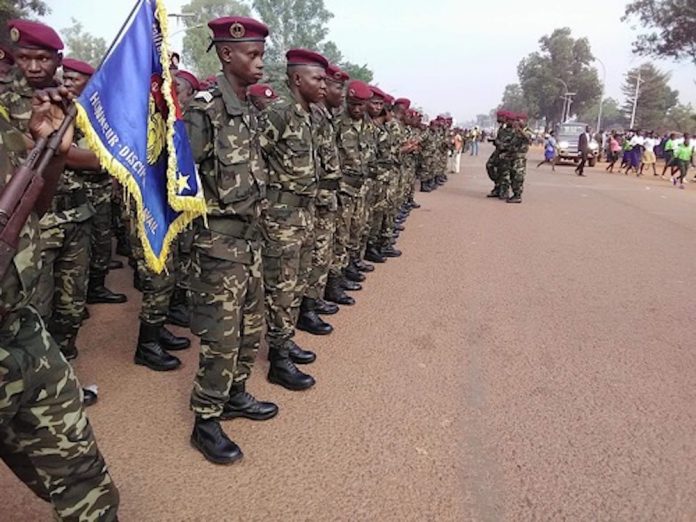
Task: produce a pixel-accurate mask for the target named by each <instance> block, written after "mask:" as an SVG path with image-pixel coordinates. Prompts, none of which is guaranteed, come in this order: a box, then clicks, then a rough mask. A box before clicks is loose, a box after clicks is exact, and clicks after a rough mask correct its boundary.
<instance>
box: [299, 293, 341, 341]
mask: <svg viewBox="0 0 696 522" xmlns="http://www.w3.org/2000/svg"><path fill="white" fill-rule="evenodd" d="M297 329H298V330H302V331H303V332H307V333H311V334H312V335H329V334H330V333H331V332H333V326H331V325H330V324H329V323H327V322H326V321H324V320H323V319H322V318H321V317H319V314H317V311H316V301H315V300H314V299H308V298H307V297H304V298H302V303H301V304H300V315H299V317H298V319H297Z"/></svg>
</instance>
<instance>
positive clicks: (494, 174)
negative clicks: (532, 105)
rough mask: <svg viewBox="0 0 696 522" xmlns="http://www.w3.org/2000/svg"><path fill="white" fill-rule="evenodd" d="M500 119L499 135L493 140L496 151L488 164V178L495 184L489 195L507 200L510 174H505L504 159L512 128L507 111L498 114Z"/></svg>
mask: <svg viewBox="0 0 696 522" xmlns="http://www.w3.org/2000/svg"><path fill="white" fill-rule="evenodd" d="M497 118H498V125H499V127H498V133H497V136H496V138H495V140H493V144H494V146H495V150H494V151H493V153H492V154H491V156H490V157H489V158H488V161H487V162H486V171H487V172H488V177H489V178H490V180H491V181H492V182H493V190H492V191H491V192H490V193H489V194H488V196H487V197H489V198H500V199H506V198H507V193H508V183H509V182H508V181H507V176H508V175H509V174H508V173H506V172H505V168H504V162H503V157H504V155H505V149H506V148H507V146H508V142H509V140H510V137H511V134H510V128H509V125H508V113H507V112H505V111H498V112H497Z"/></svg>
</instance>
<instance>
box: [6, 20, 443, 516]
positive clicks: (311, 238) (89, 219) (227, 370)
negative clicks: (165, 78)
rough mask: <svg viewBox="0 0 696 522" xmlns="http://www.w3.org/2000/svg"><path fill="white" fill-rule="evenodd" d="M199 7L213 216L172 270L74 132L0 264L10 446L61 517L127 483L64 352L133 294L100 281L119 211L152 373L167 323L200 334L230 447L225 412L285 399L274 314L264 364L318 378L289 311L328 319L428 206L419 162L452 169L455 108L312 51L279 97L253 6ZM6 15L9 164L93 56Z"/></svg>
mask: <svg viewBox="0 0 696 522" xmlns="http://www.w3.org/2000/svg"><path fill="white" fill-rule="evenodd" d="M208 25H209V27H210V29H211V31H212V47H213V48H214V49H215V52H216V54H217V56H218V58H219V60H220V64H221V73H220V74H219V75H218V76H217V79H216V85H213V86H211V87H210V88H209V89H207V90H199V89H200V88H201V85H200V84H199V83H198V81H197V80H196V78H195V77H194V76H193V75H191V74H190V73H187V72H185V71H176V72H175V77H176V91H177V97H178V103H179V104H180V105H181V107H182V110H184V112H185V119H186V123H187V130H188V134H189V139H190V142H191V149H192V152H193V154H194V158H195V161H196V163H197V166H198V171H199V175H200V179H201V183H202V186H203V193H204V197H205V199H206V205H207V215H206V218H205V219H200V220H198V221H196V222H195V223H194V224H193V226H192V228H191V230H190V231H188V232H185V233H183V234H181V235H180V237H179V238H178V244H177V248H176V249H174V250H175V252H174V254H173V255H172V256H171V259H168V261H167V269H166V270H165V271H164V272H163V273H162V274H154V273H152V272H151V271H149V270H148V269H147V266H146V265H145V262H144V255H143V252H142V245H141V244H140V242H139V238H138V237H137V234H135V233H134V229H135V226H134V222H135V217H134V216H133V215H131V214H129V212H128V211H126V210H124V209H126V208H128V205H125V204H124V202H123V199H122V195H121V194H120V193H119V191H118V190H117V191H116V192H115V193H114V192H113V191H112V184H111V180H110V178H109V177H108V174H107V173H106V172H105V171H104V170H103V168H102V166H101V165H100V164H99V161H98V159H97V157H96V156H95V155H94V154H93V153H92V152H91V151H90V150H89V149H88V148H87V146H86V144H85V140H84V136H81V135H80V134H79V133H78V131H75V133H74V137H72V136H71V140H72V144H69V146H63V147H61V149H60V151H59V154H58V156H57V157H56V158H55V159H54V160H53V163H52V168H53V170H54V171H56V172H57V174H52V176H53V177H52V178H50V179H51V180H52V182H50V183H46V188H45V189H44V192H45V194H47V195H48V196H50V197H49V199H48V202H47V204H46V205H44V206H42V207H39V206H38V205H37V206H36V207H35V208H36V214H37V216H36V218H34V217H32V219H30V220H29V221H28V222H27V224H26V225H25V227H24V229H23V231H22V232H23V233H22V236H21V240H20V245H19V248H18V253H17V255H16V256H15V257H14V258H13V261H12V265H11V269H10V270H9V271H8V272H7V273H6V274H4V275H3V276H2V284H1V285H0V298H1V300H0V370H1V371H2V375H3V381H2V382H1V383H0V456H1V457H2V458H3V460H4V461H5V462H6V463H7V464H8V465H9V466H10V468H11V469H12V470H13V471H14V472H15V474H16V475H17V476H18V477H19V478H20V479H22V480H23V481H24V482H25V483H26V484H27V485H29V487H31V489H32V490H33V491H34V492H35V493H36V494H37V495H38V496H39V497H41V498H42V499H44V500H47V501H51V502H53V505H54V507H55V509H56V514H57V517H58V518H59V519H65V520H68V519H70V520H72V519H75V520H115V519H116V511H117V507H118V491H117V489H116V487H115V486H114V484H113V482H112V481H111V478H110V477H109V474H108V472H107V470H106V465H105V463H104V459H103V456H102V455H101V453H100V452H99V449H98V448H97V445H96V442H95V440H94V435H93V433H92V430H91V427H90V425H89V422H88V420H87V417H86V416H85V413H84V403H83V401H85V399H90V397H89V396H88V392H87V391H86V390H81V389H80V387H79V386H78V381H77V379H76V377H75V375H74V372H73V370H72V368H71V367H70V365H69V364H68V363H67V362H66V359H70V358H74V357H76V356H77V355H78V350H77V347H76V343H75V340H76V338H77V334H78V331H79V329H80V327H81V325H82V323H83V321H84V320H85V318H86V317H87V316H88V313H87V312H86V307H85V304H86V303H110V304H117V303H122V302H124V301H125V300H126V297H125V295H123V294H118V293H115V292H112V291H111V290H109V289H108V288H106V287H105V286H104V281H105V276H106V273H107V272H108V270H109V269H110V268H117V264H115V263H113V260H112V259H111V248H112V232H113V231H112V226H111V222H112V218H113V217H114V216H116V217H119V218H121V219H120V220H119V219H117V220H116V221H117V222H120V223H125V226H121V227H117V229H116V232H117V236H118V239H119V241H118V248H119V250H118V251H119V252H120V253H123V254H128V255H129V257H130V258H131V262H132V264H133V265H135V268H136V270H135V274H136V276H135V280H134V284H135V285H136V286H137V287H138V288H139V289H140V290H141V291H142V294H143V301H142V308H141V313H140V332H139V338H138V343H137V347H136V350H135V356H134V360H135V362H136V363H137V364H141V365H144V366H146V367H148V368H150V369H152V370H157V371H169V370H174V369H176V368H178V367H179V366H180V365H181V362H180V360H179V359H178V358H176V357H175V356H174V355H172V354H171V353H170V352H171V351H176V350H183V349H186V348H188V347H189V346H190V344H191V343H190V340H189V339H188V338H186V337H180V336H176V335H174V334H173V333H172V332H171V331H169V330H168V329H167V328H166V327H165V324H166V323H167V322H170V323H174V324H176V325H179V326H188V327H190V329H191V332H192V333H193V334H195V335H196V336H198V337H199V338H200V357H199V368H198V371H197V373H196V377H195V381H194V384H193V389H192V393H191V400H190V405H191V410H192V411H193V413H194V423H193V424H194V426H193V430H192V434H191V444H192V445H193V446H194V447H195V448H197V449H198V450H199V451H200V452H201V453H202V454H203V455H204V456H205V458H207V459H208V460H210V461H212V462H214V463H219V464H227V463H231V462H235V461H237V460H239V459H240V458H241V457H242V451H241V449H240V448H239V447H238V446H237V445H236V444H235V443H234V442H233V441H232V440H231V439H230V438H229V437H228V436H227V434H226V433H225V432H224V431H223V429H222V426H221V421H224V420H228V419H233V418H238V417H244V418H249V419H253V420H267V419H270V418H272V417H274V416H275V415H276V414H277V412H278V407H277V405H275V404H274V403H272V402H266V401H260V400H257V399H256V398H255V397H254V396H253V395H252V394H251V393H249V392H248V391H247V389H246V381H247V379H248V378H249V375H250V374H251V372H252V369H253V366H254V361H255V358H256V354H257V351H258V349H259V346H260V344H261V341H262V337H263V335H264V331H265V338H266V341H267V343H268V347H269V352H268V357H269V360H270V369H269V372H268V379H269V381H270V382H272V383H275V384H278V385H280V386H283V387H284V388H287V389H290V390H306V389H308V388H311V387H312V386H313V385H314V384H315V379H314V378H313V377H312V376H311V375H309V374H308V373H305V372H304V371H301V370H300V369H299V368H298V365H307V364H311V363H312V362H313V361H314V360H315V359H316V355H315V354H314V353H313V352H311V351H309V350H305V349H303V348H301V347H300V346H299V345H298V344H297V343H296V342H295V341H294V336H295V329H296V328H298V329H301V330H304V331H307V332H310V333H312V334H316V335H326V334H330V333H331V331H332V330H333V327H332V326H331V325H330V324H329V323H327V322H326V321H325V320H324V319H323V318H322V317H321V316H326V315H331V314H335V313H337V312H338V311H339V306H351V305H353V304H354V303H355V299H354V298H353V297H352V296H351V295H349V292H355V291H358V290H360V289H361V283H363V282H364V281H365V279H366V274H368V273H369V272H372V271H374V264H373V263H384V262H385V261H387V259H389V258H393V257H399V256H400V255H401V252H400V251H399V250H397V249H396V248H395V243H396V240H397V239H398V237H399V234H400V232H401V231H402V230H403V229H404V227H403V223H404V222H405V220H406V218H407V216H408V214H409V212H410V211H411V210H412V209H415V208H418V207H419V205H418V204H417V203H415V201H414V199H413V196H414V187H415V184H416V180H420V184H421V190H423V191H425V192H428V191H431V190H433V189H434V188H436V187H438V186H440V185H442V184H443V183H444V182H445V181H446V175H445V171H446V165H447V149H448V146H449V143H448V129H449V128H450V126H451V123H452V122H451V120H450V119H448V118H445V117H438V118H437V119H435V120H434V121H433V122H431V123H430V125H429V126H425V125H424V124H423V123H422V122H423V116H422V115H421V114H420V113H419V112H417V111H415V110H412V109H411V108H410V101H409V100H408V99H405V98H400V99H397V100H395V99H394V98H392V97H391V96H390V95H388V94H387V93H385V92H383V91H382V90H381V89H380V88H378V87H376V86H370V85H367V84H366V83H363V82H361V81H358V80H352V81H351V80H350V78H349V77H348V75H347V74H346V73H345V72H343V71H341V70H340V68H339V67H337V66H335V65H333V64H330V63H329V62H328V61H327V60H326V59H325V58H324V57H323V56H322V55H320V54H319V53H316V52H313V51H310V50H305V49H293V50H290V51H288V53H287V55H286V57H287V87H288V95H287V96H285V97H281V98H278V97H276V96H275V93H274V91H273V89H272V88H271V87H270V86H265V85H259V84H258V81H259V80H260V79H261V77H262V76H263V54H264V47H265V40H266V38H267V36H268V34H269V30H268V28H267V27H266V26H265V25H264V24H262V23H261V22H259V21H257V20H254V19H252V18H247V17H223V18H219V19H216V20H213V21H211V22H210V23H209V24H208ZM9 28H10V37H11V40H12V42H13V44H14V45H13V47H12V49H7V50H2V51H0V54H1V55H2V56H1V58H0V60H1V61H2V62H3V63H8V62H9V61H12V62H13V63H11V66H12V67H11V68H9V69H7V70H5V73H6V74H7V76H5V77H4V78H5V80H4V81H3V82H2V84H3V89H4V92H2V93H1V94H0V116H1V117H0V121H1V124H2V125H1V126H0V135H1V136H2V145H3V146H2V147H0V153H2V154H1V156H2V158H0V159H3V161H2V165H3V173H2V180H3V182H4V181H5V180H6V179H7V178H8V177H9V175H10V174H9V173H10V172H11V170H12V167H16V166H17V165H18V164H19V162H20V161H21V160H22V159H23V158H25V157H26V156H27V153H28V152H29V151H31V149H32V148H33V147H34V144H35V143H36V140H37V139H39V138H41V137H45V134H46V133H47V130H46V129H49V130H54V129H55V128H57V126H58V125H59V123H60V119H61V116H62V112H60V110H58V111H56V107H62V106H63V105H64V103H63V102H64V99H65V98H66V97H70V96H79V94H80V93H81V92H82V90H83V89H84V87H85V85H86V84H87V82H88V81H89V79H90V77H91V75H92V74H94V69H93V68H92V67H91V66H90V65H89V64H86V63H84V62H81V61H78V60H70V59H67V58H65V59H63V58H62V55H61V51H62V49H63V43H62V41H61V39H60V37H59V36H58V34H57V33H56V32H55V31H54V30H53V29H52V28H50V27H48V26H45V25H43V24H40V23H37V22H30V21H24V20H14V21H11V22H10V23H9ZM61 66H62V82H59V81H58V80H57V73H58V72H59V68H61ZM46 93H50V94H46ZM5 158H6V161H4V160H5ZM52 172H53V171H52ZM38 217H40V220H39V219H38ZM127 228H130V233H129V234H127V233H125V232H124V229H127ZM86 274H89V275H88V276H87V275H86ZM49 399H50V400H49ZM95 399H96V397H92V398H91V400H92V401H93V400H95ZM66 441H70V442H66Z"/></svg>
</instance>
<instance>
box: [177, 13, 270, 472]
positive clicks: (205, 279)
mask: <svg viewBox="0 0 696 522" xmlns="http://www.w3.org/2000/svg"><path fill="white" fill-rule="evenodd" d="M208 26H209V27H210V28H211V29H212V31H213V43H214V45H215V51H216V53H217V56H218V58H219V60H220V63H221V65H222V73H221V74H220V75H219V76H218V78H217V86H214V87H212V88H211V90H209V91H206V92H202V93H200V94H199V96H198V97H197V98H196V99H195V100H194V101H193V103H192V104H191V106H190V108H189V110H188V111H187V112H186V122H187V128H188V135H189V139H190V141H191V150H192V152H193V156H194V159H195V161H196V163H197V164H198V172H199V174H200V177H201V183H202V186H203V193H204V196H205V200H206V206H207V209H208V214H207V218H206V221H207V226H206V222H204V221H203V220H198V221H197V222H196V223H195V224H194V238H193V248H192V252H191V257H192V265H193V270H192V274H191V305H192V308H191V331H192V332H193V333H194V334H195V335H197V336H199V337H200V340H201V352H200V357H199V367H198V372H197V374H196V378H195V381H194V384H193V391H192V392H191V409H192V410H193V412H194V413H195V416H196V419H195V425H194V428H193V434H192V435H191V443H192V444H193V445H194V446H195V447H196V448H198V450H200V451H201V453H203V455H204V456H205V457H206V458H207V459H208V460H210V461H212V462H215V463H219V464H227V463H231V462H234V461H236V460H239V459H240V458H242V451H241V450H240V448H239V447H238V446H237V445H236V444H235V443H234V442H232V441H231V440H230V439H229V438H228V437H227V435H226V434H225V433H224V431H222V428H221V426H220V421H221V420H226V419H233V418H236V417H246V418H248V419H252V420H266V419H270V418H272V417H274V416H275V415H276V414H277V413H278V407H277V406H276V405H275V404H273V403H269V402H261V401H258V400H256V399H255V398H254V397H253V396H252V395H251V394H250V393H248V392H247V391H246V381H247V379H248V378H249V376H250V375H251V370H252V367H253V366H254V361H255V359H256V353H257V351H258V349H259V345H260V343H261V337H262V331H263V322H264V300H263V297H264V296H263V279H262V277H263V276H262V273H261V239H262V236H261V229H260V216H261V210H262V206H263V205H264V198H265V194H266V179H267V178H266V170H265V165H264V162H263V158H262V157H261V151H260V148H259V143H258V137H257V131H258V117H257V115H258V112H257V110H256V109H255V108H254V107H253V106H252V105H251V104H250V103H249V101H248V99H247V88H248V87H249V86H250V85H253V84H254V83H256V82H257V81H258V80H259V79H260V78H261V76H262V71H263V53H264V47H265V43H264V42H265V38H266V36H267V35H268V29H267V28H266V26H265V25H263V24H262V23H260V22H258V21H256V20H253V19H251V18H246V17H240V16H238V17H225V18H219V19H216V20H213V21H211V22H209V24H208Z"/></svg>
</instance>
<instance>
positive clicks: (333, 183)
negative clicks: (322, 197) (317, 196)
mask: <svg viewBox="0 0 696 522" xmlns="http://www.w3.org/2000/svg"><path fill="white" fill-rule="evenodd" d="M340 186H341V184H340V183H339V181H338V180H337V179H324V180H322V181H320V182H319V188H320V189H324V190H338V189H339V188H340Z"/></svg>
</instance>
